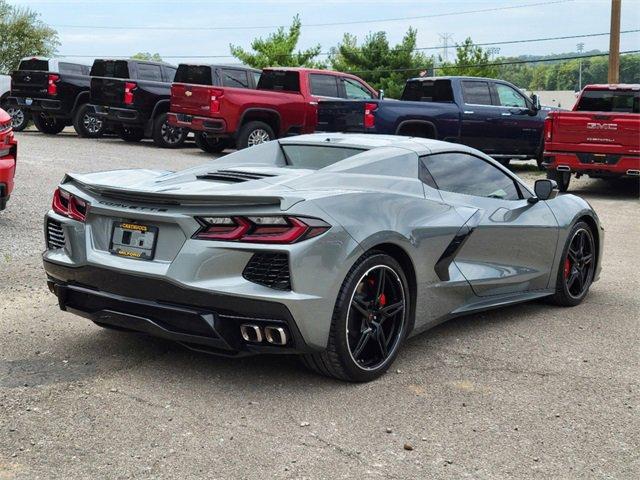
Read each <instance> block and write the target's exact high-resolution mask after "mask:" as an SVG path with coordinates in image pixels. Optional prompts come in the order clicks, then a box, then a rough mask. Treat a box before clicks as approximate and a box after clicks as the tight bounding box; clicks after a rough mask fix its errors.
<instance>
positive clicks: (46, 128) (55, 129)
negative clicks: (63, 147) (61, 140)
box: [33, 115, 66, 135]
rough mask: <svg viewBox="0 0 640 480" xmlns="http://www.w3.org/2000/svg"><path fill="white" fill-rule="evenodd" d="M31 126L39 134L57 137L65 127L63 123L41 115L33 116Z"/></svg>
mask: <svg viewBox="0 0 640 480" xmlns="http://www.w3.org/2000/svg"><path fill="white" fill-rule="evenodd" d="M33 124H34V125H35V126H36V128H37V129H38V130H39V131H40V132H42V133H44V134H47V135H57V134H58V133H60V132H61V131H62V130H64V127H66V125H65V123H64V122H61V121H60V120H56V119H55V118H51V117H45V116H43V115H34V116H33Z"/></svg>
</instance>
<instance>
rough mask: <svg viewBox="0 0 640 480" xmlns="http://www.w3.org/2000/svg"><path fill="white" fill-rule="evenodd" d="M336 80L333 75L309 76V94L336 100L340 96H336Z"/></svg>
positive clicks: (317, 74) (315, 74) (316, 74)
mask: <svg viewBox="0 0 640 480" xmlns="http://www.w3.org/2000/svg"><path fill="white" fill-rule="evenodd" d="M336 80H337V79H336V77H334V76H333V75H323V74H319V73H312V74H310V75H309V82H310V83H311V94H312V95H316V96H318V97H333V98H338V97H339V96H340V95H338V82H337V81H336Z"/></svg>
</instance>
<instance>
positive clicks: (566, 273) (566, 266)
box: [564, 257, 571, 279]
mask: <svg viewBox="0 0 640 480" xmlns="http://www.w3.org/2000/svg"><path fill="white" fill-rule="evenodd" d="M570 272H571V262H570V261H569V258H568V257H567V258H566V259H565V261H564V278H565V279H566V278H569V273H570Z"/></svg>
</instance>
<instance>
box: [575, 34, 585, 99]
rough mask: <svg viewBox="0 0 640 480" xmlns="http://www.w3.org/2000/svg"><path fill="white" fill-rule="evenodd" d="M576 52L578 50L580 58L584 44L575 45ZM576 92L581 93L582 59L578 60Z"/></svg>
mask: <svg viewBox="0 0 640 480" xmlns="http://www.w3.org/2000/svg"><path fill="white" fill-rule="evenodd" d="M576 50H578V53H579V54H580V56H582V52H584V43H582V42H580V43H579V44H577V45H576ZM578 91H579V92H581V91H582V58H580V60H578Z"/></svg>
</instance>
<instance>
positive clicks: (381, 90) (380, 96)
mask: <svg viewBox="0 0 640 480" xmlns="http://www.w3.org/2000/svg"><path fill="white" fill-rule="evenodd" d="M378 99H380V100H383V99H384V89H382V88H381V89H380V91H379V92H378Z"/></svg>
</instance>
